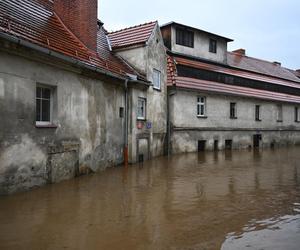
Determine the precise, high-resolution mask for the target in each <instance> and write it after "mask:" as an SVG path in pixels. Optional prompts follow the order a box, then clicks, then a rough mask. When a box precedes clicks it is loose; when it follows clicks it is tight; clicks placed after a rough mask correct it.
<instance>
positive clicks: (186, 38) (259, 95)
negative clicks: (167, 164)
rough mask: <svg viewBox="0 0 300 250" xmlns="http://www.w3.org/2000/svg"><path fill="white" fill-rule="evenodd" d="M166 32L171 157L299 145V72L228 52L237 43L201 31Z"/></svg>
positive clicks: (173, 27) (171, 28) (179, 28)
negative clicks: (173, 154) (222, 150)
mask: <svg viewBox="0 0 300 250" xmlns="http://www.w3.org/2000/svg"><path fill="white" fill-rule="evenodd" d="M161 32H162V35H163V39H164V42H165V45H166V47H167V49H168V51H167V54H168V59H167V60H168V100H169V101H168V106H169V123H168V124H169V125H168V127H169V142H168V144H169V148H170V151H171V152H172V153H182V152H195V151H202V150H218V149H225V148H228V149H231V148H252V147H274V146H276V145H287V144H290V145H295V144H300V79H299V71H293V70H289V69H286V68H283V67H281V65H280V63H278V62H267V61H263V60H260V59H256V58H251V57H248V56H247V55H246V51H245V50H243V49H240V50H236V51H233V52H228V50H227V44H228V42H232V39H229V38H226V37H222V36H219V35H216V34H212V33H210V32H206V31H203V30H200V29H197V28H193V27H189V26H186V25H182V24H179V23H175V22H171V23H168V24H166V25H163V26H161Z"/></svg>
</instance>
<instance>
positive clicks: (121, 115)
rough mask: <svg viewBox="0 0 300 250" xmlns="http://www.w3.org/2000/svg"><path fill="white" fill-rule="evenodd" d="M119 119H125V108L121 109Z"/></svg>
mask: <svg viewBox="0 0 300 250" xmlns="http://www.w3.org/2000/svg"><path fill="white" fill-rule="evenodd" d="M119 117H120V118H124V108H123V107H120V109H119Z"/></svg>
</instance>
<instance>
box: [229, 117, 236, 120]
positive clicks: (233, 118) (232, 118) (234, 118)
mask: <svg viewBox="0 0 300 250" xmlns="http://www.w3.org/2000/svg"><path fill="white" fill-rule="evenodd" d="M229 118H230V119H231V120H237V117H229Z"/></svg>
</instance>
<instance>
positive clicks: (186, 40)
mask: <svg viewBox="0 0 300 250" xmlns="http://www.w3.org/2000/svg"><path fill="white" fill-rule="evenodd" d="M176 44H178V45H183V46H186V47H191V48H194V32H193V31H190V30H187V29H183V28H177V29H176Z"/></svg>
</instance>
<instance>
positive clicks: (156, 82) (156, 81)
mask: <svg viewBox="0 0 300 250" xmlns="http://www.w3.org/2000/svg"><path fill="white" fill-rule="evenodd" d="M153 87H155V88H157V89H160V72H159V71H158V70H156V69H154V71H153Z"/></svg>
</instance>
